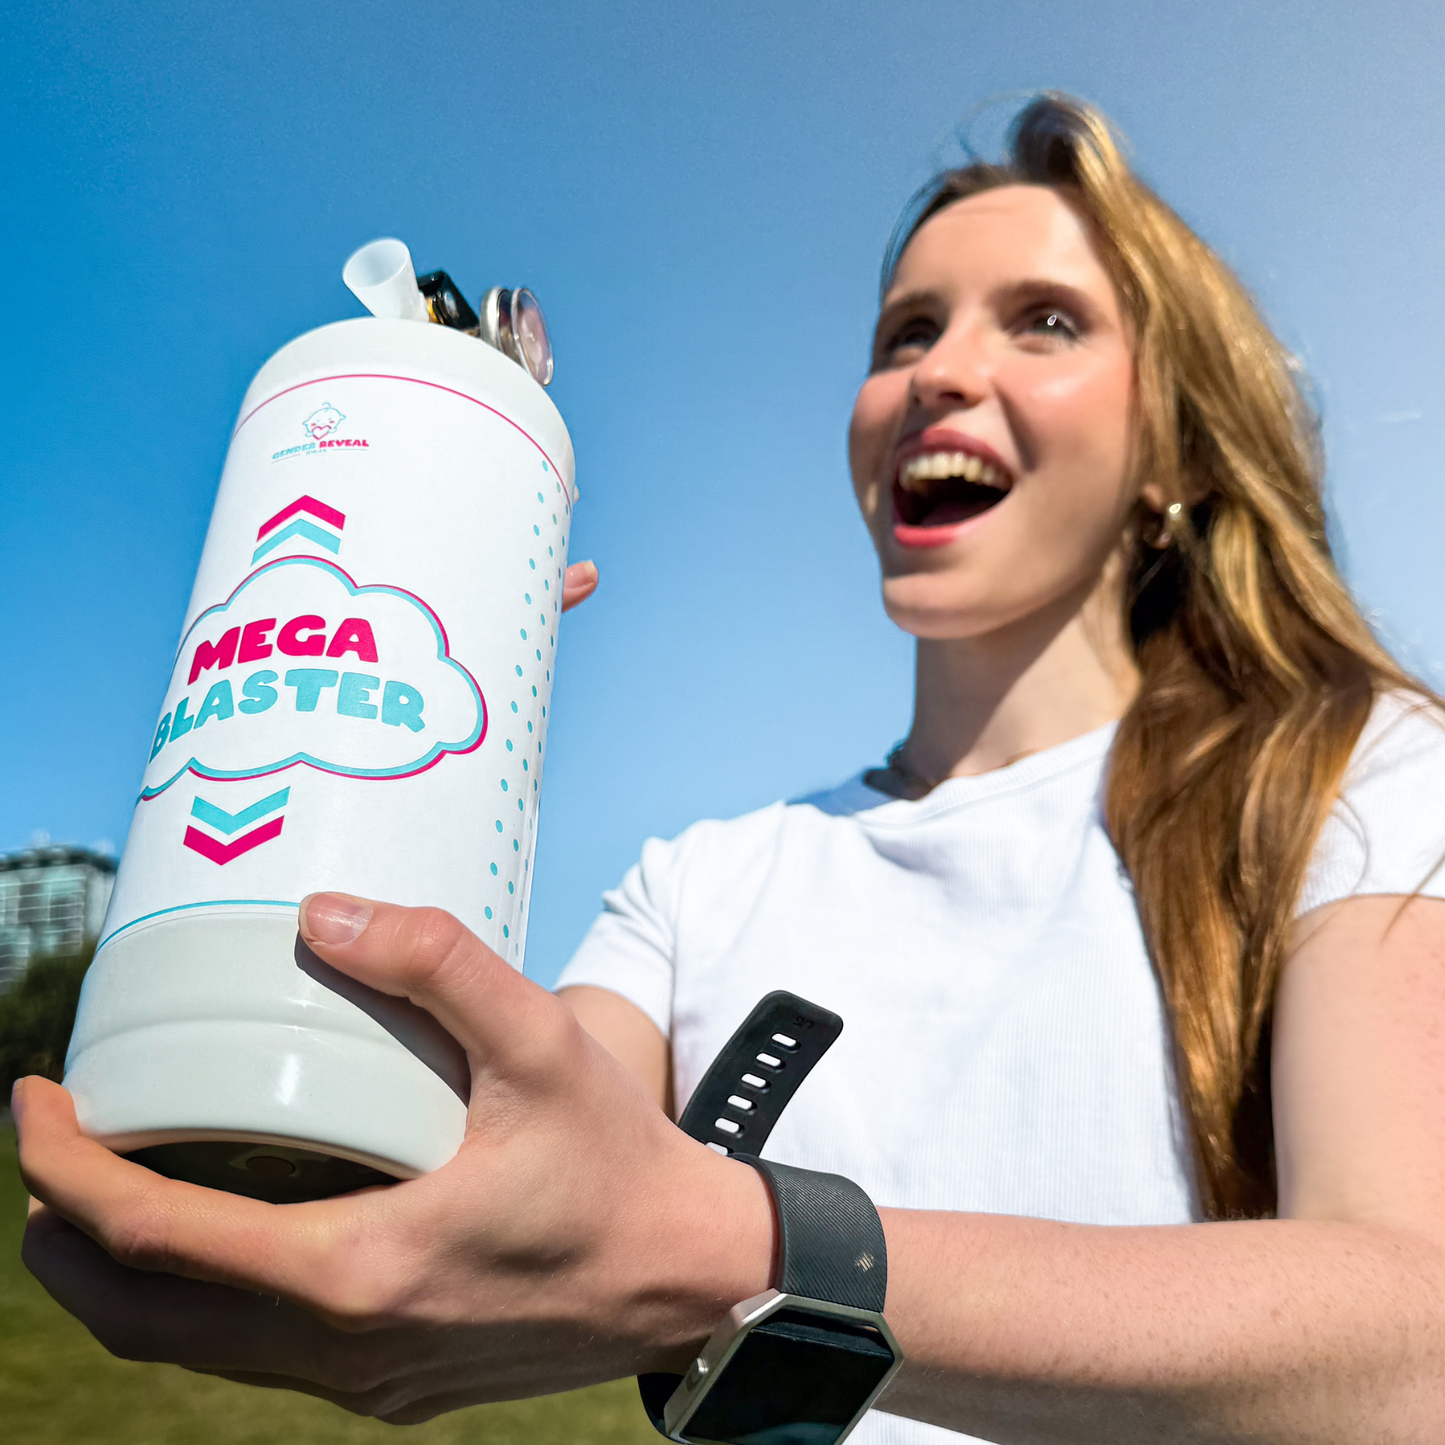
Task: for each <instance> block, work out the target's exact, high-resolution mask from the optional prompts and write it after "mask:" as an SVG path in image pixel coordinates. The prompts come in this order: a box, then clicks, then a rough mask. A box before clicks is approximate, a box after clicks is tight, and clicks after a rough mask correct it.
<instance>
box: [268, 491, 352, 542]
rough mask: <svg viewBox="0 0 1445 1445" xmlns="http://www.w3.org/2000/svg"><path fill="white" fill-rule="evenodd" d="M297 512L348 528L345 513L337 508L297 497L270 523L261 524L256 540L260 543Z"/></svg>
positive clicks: (312, 499)
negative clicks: (306, 513) (267, 534)
mask: <svg viewBox="0 0 1445 1445" xmlns="http://www.w3.org/2000/svg"><path fill="white" fill-rule="evenodd" d="M297 512H310V513H311V515H312V516H313V517H320V518H321V520H322V521H323V522H330V523H331V525H332V526H333V527H345V526H346V513H345V512H338V511H337V510H336V508H335V507H328V506H327V505H326V503H325V502H318V501H317V500H316V498H315V497H297V498H296V500H295V501H294V502H292V503H291V505H290V506H289V507H282V508H281V510H280V511H279V512H277V513H276V515H275V516H274V517H272V518H271V520H270V521H269V522H262V523H261V530H260V531H259V532H257V533H256V540H257V541H258V542H259V541H260V540H261V538H262V537H264V536H265V535H266V533H267V532H270V531H273V530H274V529H275V528H277V527H279V526H280V525H281V523H282V522H284V521H285V520H286V519H287V518H288V517H294V516H295V515H296V513H297Z"/></svg>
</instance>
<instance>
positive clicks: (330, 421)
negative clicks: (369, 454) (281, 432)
mask: <svg viewBox="0 0 1445 1445" xmlns="http://www.w3.org/2000/svg"><path fill="white" fill-rule="evenodd" d="M345 420H346V414H345V413H344V412H343V411H341V410H340V409H339V408H337V407H334V406H332V404H331V403H330V402H329V401H324V402H322V403H321V405H320V406H318V407H317V408H316V410H315V411H313V412H312V413H311V415H310V416H308V417H305V418H304V419H303V420H302V422H301V431H302V434H303V435H304V436H305V438H306V440H305V441H304V442H298V443H297V445H296V446H294V447H282V448H281V450H280V451H279V452H272V453H271V460H272V461H273V462H279V461H282V460H283V459H284V458H286V457H299V456H311V455H313V454H314V453H316V452H321V451H327V450H329V449H331V448H333V447H367V446H370V445H371V443H370V442H369V441H367V439H366V438H365V437H354V436H338V435H337V431H338V429H339V428H340V426H341V423H342V422H344V421H345Z"/></svg>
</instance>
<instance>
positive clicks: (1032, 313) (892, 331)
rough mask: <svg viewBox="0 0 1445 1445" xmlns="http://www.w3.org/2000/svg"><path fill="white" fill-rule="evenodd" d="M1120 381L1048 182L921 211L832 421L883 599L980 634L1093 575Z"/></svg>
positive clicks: (1092, 291) (1111, 488)
mask: <svg viewBox="0 0 1445 1445" xmlns="http://www.w3.org/2000/svg"><path fill="white" fill-rule="evenodd" d="M1133 391H1134V365H1133V355H1132V349H1131V345H1130V338H1129V335H1128V331H1127V327H1126V324H1125V321H1124V318H1123V316H1122V315H1121V313H1120V310H1119V304H1118V300H1117V298H1116V296H1115V294H1114V287H1113V285H1112V283H1111V282H1110V280H1109V276H1108V274H1107V273H1106V272H1105V270H1104V268H1103V266H1102V265H1101V264H1100V262H1099V259H1098V257H1097V256H1096V255H1095V253H1094V249H1093V246H1092V244H1091V242H1090V239H1089V235H1088V232H1087V231H1086V229H1085V227H1084V225H1083V224H1082V223H1081V222H1080V220H1079V218H1078V217H1077V216H1076V215H1075V213H1074V212H1073V210H1071V209H1070V207H1069V206H1068V205H1067V204H1066V203H1065V202H1064V201H1063V200H1062V199H1061V198H1060V197H1059V195H1058V194H1056V193H1055V192H1054V191H1051V190H1049V189H1047V188H1046V187H1043V186H1024V185H1014V186H1005V187H1001V188H999V189H996V190H992V191H986V192H984V193H982V194H980V195H976V196H971V197H969V198H968V199H967V200H963V201H956V202H954V203H953V204H952V205H950V206H948V207H947V208H946V209H945V210H943V211H940V212H939V213H938V214H937V215H936V216H934V217H932V219H930V220H929V221H928V222H926V223H925V224H924V225H923V226H922V227H921V228H920V229H919V231H918V233H917V234H916V235H915V236H914V237H913V239H912V240H911V241H910V242H909V243H908V248H907V250H905V251H904V253H903V256H902V258H901V259H900V261H899V263H898V269H897V271H896V273H895V274H894V277H893V282H892V285H891V287H890V288H889V291H888V294H887V296H886V297H885V298H884V302H883V309H882V311H881V313H880V315H879V318H878V330H877V336H876V339H875V342H874V348H873V361H872V368H871V370H870V373H869V376H868V379H867V380H866V381H865V382H864V383H863V386H862V388H861V390H860V391H859V393H858V400H857V402H856V404H855V405H854V408H853V422H852V426H851V428H850V431H849V456H850V461H851V465H852V470H853V486H854V490H855V491H856V493H857V496H858V505H859V507H860V508H861V509H862V512H863V517H864V520H865V521H866V522H867V524H868V529H869V531H870V532H871V533H872V536H873V544H874V546H875V547H877V549H878V556H879V559H880V560H881V562H882V568H883V601H884V606H885V607H886V608H887V610H888V615H889V616H890V617H891V618H892V619H893V620H894V621H895V622H896V623H897V624H898V625H899V626H900V627H902V628H904V629H905V630H907V631H909V632H911V633H914V634H915V635H916V636H919V637H933V638H949V637H980V636H982V635H984V634H986V633H989V632H993V631H995V630H997V629H999V628H1002V627H1007V626H1009V625H1010V624H1011V623H1016V622H1018V621H1020V620H1022V619H1024V618H1026V617H1028V616H1030V615H1031V614H1034V613H1037V612H1040V611H1042V610H1043V609H1045V608H1050V607H1051V606H1052V605H1054V604H1057V603H1060V602H1064V603H1066V604H1067V603H1068V601H1069V600H1070V599H1077V600H1078V601H1079V602H1082V601H1083V600H1084V599H1085V598H1086V597H1088V596H1089V595H1090V594H1091V593H1092V592H1094V591H1095V589H1096V588H1097V587H1098V586H1099V584H1100V579H1101V578H1102V577H1103V576H1104V575H1105V568H1106V566H1107V564H1108V563H1109V561H1110V559H1111V558H1112V557H1114V556H1116V555H1117V554H1118V552H1119V550H1120V548H1121V547H1122V546H1123V539H1124V535H1125V531H1126V524H1127V521H1128V518H1129V515H1130V512H1131V510H1132V508H1133V506H1134V503H1135V501H1136V499H1137V498H1138V496H1139V488H1138V487H1137V486H1136V485H1135V484H1134V483H1133V481H1132V479H1131V467H1130V443H1131V439H1132V429H1131V426H1132V415H1131V412H1132V400H1133ZM1147 500H1150V501H1151V503H1152V504H1153V505H1154V506H1156V507H1157V506H1158V505H1159V502H1158V499H1157V498H1148V499H1147ZM1111 575H1113V574H1111Z"/></svg>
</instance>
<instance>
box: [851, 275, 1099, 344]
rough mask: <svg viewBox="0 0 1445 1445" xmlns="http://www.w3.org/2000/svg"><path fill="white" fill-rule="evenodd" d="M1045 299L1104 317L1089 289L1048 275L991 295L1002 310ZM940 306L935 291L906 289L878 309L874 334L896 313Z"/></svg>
mask: <svg viewBox="0 0 1445 1445" xmlns="http://www.w3.org/2000/svg"><path fill="white" fill-rule="evenodd" d="M1045 300H1048V301H1052V300H1058V301H1059V302H1060V303H1062V304H1063V305H1064V306H1065V307H1066V308H1067V309H1070V310H1073V311H1077V312H1078V313H1079V316H1080V320H1087V321H1089V322H1091V323H1093V324H1094V325H1097V324H1099V322H1101V321H1102V320H1103V319H1104V318H1103V315H1102V313H1101V311H1100V308H1099V304H1098V302H1097V301H1095V300H1094V299H1093V297H1092V296H1090V295H1089V294H1088V292H1086V291H1083V290H1081V289H1080V288H1079V287H1078V286H1075V285H1073V284H1071V283H1070V282H1068V281H1060V280H1057V279H1053V278H1050V277H1047V276H1030V277H1025V278H1024V279H1023V280H1021V281H1014V282H1011V283H1010V284H1009V285H1007V286H1004V287H1002V288H1000V289H999V290H998V291H995V292H992V293H990V295H989V301H990V303H991V304H993V305H995V306H1000V307H1001V308H1003V309H1007V308H1008V307H1011V306H1022V305H1025V304H1027V303H1028V302H1030V301H1045ZM941 309H944V308H943V303H942V302H941V300H940V298H939V295H938V292H936V291H931V290H923V291H907V292H905V293H904V294H903V295H902V296H895V297H894V298H893V299H892V300H891V301H888V302H887V303H886V304H885V305H884V306H883V308H882V310H880V311H879V313H878V320H877V322H876V323H875V325H874V328H873V334H874V337H875V338H876V337H877V336H879V335H880V334H881V333H882V332H883V331H884V330H885V329H886V328H887V326H888V325H889V323H890V322H892V321H893V320H894V319H895V317H897V316H901V315H906V314H908V313H909V312H912V311H938V310H941Z"/></svg>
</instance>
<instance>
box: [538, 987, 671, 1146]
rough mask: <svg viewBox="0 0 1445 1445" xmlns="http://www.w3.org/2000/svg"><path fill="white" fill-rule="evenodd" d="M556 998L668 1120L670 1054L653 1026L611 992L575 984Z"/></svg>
mask: <svg viewBox="0 0 1445 1445" xmlns="http://www.w3.org/2000/svg"><path fill="white" fill-rule="evenodd" d="M557 997H558V998H560V999H561V1000H562V1002H563V1003H565V1004H566V1005H567V1006H568V1007H569V1008H570V1009H571V1010H572V1012H573V1014H574V1015H575V1016H576V1018H577V1022H578V1023H579V1024H581V1025H582V1027H583V1028H584V1029H586V1030H587V1032H588V1033H589V1034H591V1035H592V1037H593V1038H594V1039H596V1040H597V1042H598V1043H599V1044H601V1045H602V1047H603V1048H604V1049H606V1050H607V1052H608V1053H609V1054H611V1055H612V1057H613V1058H614V1059H616V1060H617V1062H618V1063H619V1064H621V1065H622V1067H623V1068H625V1069H626V1070H627V1072H628V1073H629V1074H631V1075H632V1077H633V1078H634V1079H636V1080H637V1082H638V1083H639V1084H641V1085H642V1087H643V1088H644V1089H646V1090H647V1094H648V1097H649V1098H652V1099H655V1100H656V1101H657V1103H658V1105H659V1107H660V1108H661V1109H662V1110H663V1111H664V1112H665V1113H666V1114H667V1116H668V1118H671V1117H672V1114H673V1108H672V1052H671V1050H670V1049H669V1048H668V1046H667V1040H666V1039H665V1038H663V1036H662V1034H661V1033H660V1032H659V1031H658V1028H657V1025H656V1024H655V1023H653V1021H652V1020H651V1019H650V1018H648V1016H647V1015H646V1014H645V1013H643V1011H642V1010H641V1009H640V1008H638V1007H637V1005H636V1004H635V1003H629V1002H628V1000H627V999H625V998H623V997H622V995H621V994H618V993H613V992H612V990H611V989H606V988H593V987H592V986H591V985H590V984H578V985H577V986H575V987H573V988H564V989H561V990H559V992H558V994H557Z"/></svg>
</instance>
